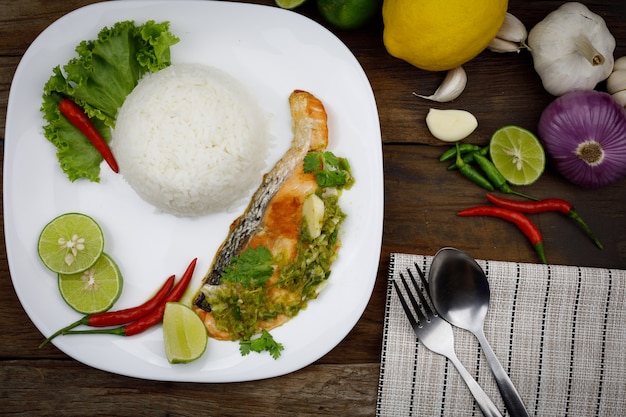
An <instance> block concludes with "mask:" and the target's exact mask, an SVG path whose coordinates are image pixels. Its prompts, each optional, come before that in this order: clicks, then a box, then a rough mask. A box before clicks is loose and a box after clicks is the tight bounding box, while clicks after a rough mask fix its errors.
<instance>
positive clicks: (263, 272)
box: [222, 246, 274, 288]
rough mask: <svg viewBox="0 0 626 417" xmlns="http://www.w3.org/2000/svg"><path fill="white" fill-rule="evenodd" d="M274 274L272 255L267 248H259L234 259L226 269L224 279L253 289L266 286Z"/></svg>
mask: <svg viewBox="0 0 626 417" xmlns="http://www.w3.org/2000/svg"><path fill="white" fill-rule="evenodd" d="M273 273H274V267H273V266H272V254H271V253H270V251H269V250H268V249H267V248H266V247H264V246H258V247H256V248H247V249H246V250H244V251H243V252H241V254H240V255H239V256H235V257H233V258H232V259H231V260H230V265H228V266H227V267H226V268H225V269H224V273H223V274H222V279H223V280H225V281H230V282H233V283H240V284H241V285H242V286H244V287H245V288H252V287H260V286H262V285H265V284H266V283H267V281H268V280H269V278H270V277H271V276H272V274H273Z"/></svg>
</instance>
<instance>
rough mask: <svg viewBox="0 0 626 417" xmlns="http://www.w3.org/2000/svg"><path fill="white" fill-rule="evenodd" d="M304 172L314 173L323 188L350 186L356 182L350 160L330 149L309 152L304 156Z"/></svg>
mask: <svg viewBox="0 0 626 417" xmlns="http://www.w3.org/2000/svg"><path fill="white" fill-rule="evenodd" d="M304 172H305V173H313V174H314V175H315V180H316V181H317V185H319V186H320V187H322V188H330V187H335V188H350V186H352V184H353V183H354V178H353V177H352V174H351V173H350V164H349V163H348V160H347V159H346V158H339V157H337V156H335V154H333V153H332V152H330V151H318V152H309V153H308V154H307V155H306V156H305V157H304Z"/></svg>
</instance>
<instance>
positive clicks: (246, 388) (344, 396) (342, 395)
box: [0, 360, 379, 417]
mask: <svg viewBox="0 0 626 417" xmlns="http://www.w3.org/2000/svg"><path fill="white" fill-rule="evenodd" d="M378 372H379V367H378V364H365V365H359V364H356V365H312V366H309V367H307V368H305V369H303V370H301V371H298V372H294V373H291V374H288V375H285V376H282V377H280V378H272V379H266V380H262V381H253V382H240V383H231V384H192V383H178V382H159V381H146V380H141V379H134V378H127V377H123V376H119V375H113V374H109V373H107V372H103V371H98V370H95V369H91V368H88V367H86V366H84V365H82V364H80V363H77V362H70V361H54V360H38V361H15V360H9V361H3V364H2V367H1V368H0V396H1V397H2V399H3V400H2V402H0V413H3V414H4V413H6V414H11V415H14V416H32V415H38V416H45V415H54V416H60V415H62V416H105V415H107V416H110V415H116V416H155V415H163V416H198V415H203V416H221V417H228V416H277V417H278V416H294V415H297V416H337V415H343V416H355V417H357V416H373V415H374V410H375V402H376V390H377V387H378Z"/></svg>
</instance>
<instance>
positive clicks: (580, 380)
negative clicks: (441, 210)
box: [376, 253, 626, 417]
mask: <svg viewBox="0 0 626 417" xmlns="http://www.w3.org/2000/svg"><path fill="white" fill-rule="evenodd" d="M431 261H432V257H431V256H421V255H409V254H399V253H394V254H392V255H391V262H390V265H389V280H388V285H387V302H386V308H385V321H384V333H383V346H382V357H381V369H380V380H379V387H378V401H377V406H376V415H377V416H381V417H387V416H463V417H466V416H473V415H477V416H480V415H481V412H480V409H479V408H478V407H477V406H476V404H475V402H474V400H473V397H472V396H471V394H470V392H469V390H468V389H467V387H466V385H465V384H464V382H463V380H462V379H461V377H460V376H459V374H458V373H457V371H456V368H454V366H453V365H452V364H451V363H450V362H449V361H448V360H447V359H446V358H444V357H443V356H439V355H437V354H434V353H432V352H431V351H429V350H428V349H426V348H425V347H424V346H423V345H422V344H421V343H417V339H416V336H415V333H414V332H413V329H412V328H411V326H410V324H409V322H408V320H407V318H406V316H405V314H404V311H403V310H402V306H401V305H400V302H399V300H398V297H397V294H396V293H395V291H394V290H393V286H392V285H391V280H392V279H395V278H397V277H398V276H399V273H400V272H404V271H406V269H407V268H414V265H415V264H417V265H418V266H419V267H420V268H421V269H422V270H423V271H425V272H426V273H427V272H428V269H429V266H430V263H431ZM477 262H478V264H479V265H480V266H481V267H482V268H483V270H484V271H485V273H486V274H487V278H488V280H489V285H490V289H491V302H490V305H489V312H488V314H487V318H486V320H485V334H486V337H487V339H488V340H489V342H490V344H491V346H492V348H493V350H494V351H495V353H496V355H497V356H498V358H499V360H500V362H501V363H502V365H503V367H504V369H505V370H506V371H507V372H508V374H509V376H510V378H511V380H512V381H513V383H514V384H515V386H516V388H517V390H518V392H519V393H520V395H521V397H522V399H523V400H524V403H525V405H526V407H527V409H528V411H529V413H530V415H531V416H570V417H590V416H607V417H608V416H620V415H626V271H624V270H611V269H601V268H584V267H574V266H561V265H538V264H526V263H513V262H500V261H485V260H477ZM454 335H455V347H456V350H457V355H458V356H459V359H460V360H461V362H463V364H464V365H465V367H466V368H467V369H468V370H469V372H470V373H471V374H472V375H473V376H474V378H475V379H476V380H477V381H478V382H479V384H480V385H481V386H482V387H483V389H484V390H485V392H486V393H487V394H488V395H489V396H490V397H491V399H492V400H493V401H494V403H495V404H496V405H497V406H498V408H499V409H500V410H501V411H502V413H503V415H505V416H506V415H508V413H507V412H506V410H505V407H504V404H503V402H502V399H501V397H500V394H499V391H498V388H497V385H496V383H495V381H494V379H493V376H492V374H491V370H490V368H489V366H488V364H487V360H486V358H485V356H484V354H483V353H482V352H481V349H480V346H479V344H478V341H477V340H476V338H475V337H474V336H473V335H472V334H471V333H469V332H467V331H465V330H462V329H458V328H456V327H455V328H454Z"/></svg>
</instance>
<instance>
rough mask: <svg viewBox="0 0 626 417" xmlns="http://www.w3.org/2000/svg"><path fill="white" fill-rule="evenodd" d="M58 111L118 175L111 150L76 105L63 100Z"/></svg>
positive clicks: (68, 100)
mask: <svg viewBox="0 0 626 417" xmlns="http://www.w3.org/2000/svg"><path fill="white" fill-rule="evenodd" d="M59 110H60V111H61V114H63V116H65V117H66V118H67V120H69V121H70V123H72V125H74V126H75V127H76V128H77V129H78V130H80V131H81V132H82V134H83V135H85V136H86V137H87V139H89V141H90V142H91V143H92V144H93V146H94V147H95V148H96V149H97V150H98V152H100V155H102V158H104V160H105V161H106V163H107V164H109V166H110V167H111V169H112V170H113V172H115V173H118V172H119V171H120V170H119V167H118V166H117V162H116V161H115V157H114V156H113V153H112V152H111V148H109V145H108V144H107V142H106V141H105V140H104V138H103V137H102V135H100V132H98V130H97V129H96V128H95V127H94V125H93V124H92V123H91V120H89V117H87V115H86V114H85V112H84V111H83V110H82V109H81V108H80V107H78V106H77V105H76V103H74V102H73V101H72V100H70V99H69V98H64V99H63V100H61V102H60V103H59Z"/></svg>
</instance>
